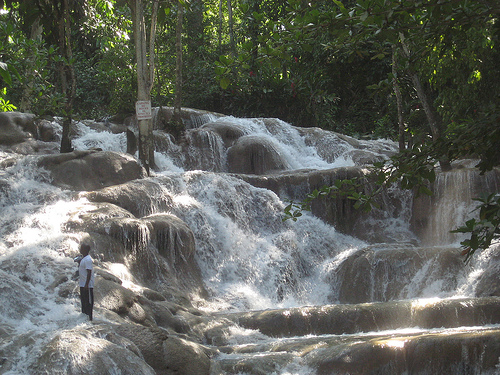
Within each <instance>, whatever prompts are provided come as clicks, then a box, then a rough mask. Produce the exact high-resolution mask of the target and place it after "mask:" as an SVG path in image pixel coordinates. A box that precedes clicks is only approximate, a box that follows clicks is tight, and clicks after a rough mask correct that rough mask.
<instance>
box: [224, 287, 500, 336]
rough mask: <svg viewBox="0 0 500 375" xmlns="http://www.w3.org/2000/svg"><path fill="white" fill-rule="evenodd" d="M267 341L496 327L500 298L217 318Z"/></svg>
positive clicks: (305, 309) (315, 308)
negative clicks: (258, 333) (257, 334)
mask: <svg viewBox="0 0 500 375" xmlns="http://www.w3.org/2000/svg"><path fill="white" fill-rule="evenodd" d="M221 316H222V317H224V318H227V319H229V320H231V321H233V322H235V323H236V324H238V325H239V326H241V327H244V328H247V329H255V330H259V331H260V332H261V333H263V334H265V335H267V336H271V337H293V336H304V335H323V334H338V335H340V334H352V333H357V332H373V331H386V330H395V329H402V328H407V327H420V328H427V329H430V328H441V327H445V328H453V327H461V326H483V325H490V324H500V298H499V297H483V298H464V299H446V300H437V299H430V300H408V301H393V302H376V303H364V304H356V305H328V306H312V307H298V308H290V309H273V310H263V311H250V312H243V313H231V314H223V315H221Z"/></svg>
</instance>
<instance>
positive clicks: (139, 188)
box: [81, 177, 172, 217]
mask: <svg viewBox="0 0 500 375" xmlns="http://www.w3.org/2000/svg"><path fill="white" fill-rule="evenodd" d="M137 178H139V177H137ZM130 180H132V178H130ZM81 196H83V197H86V198H87V199H89V200H90V201H93V202H108V203H113V204H115V205H117V206H119V207H122V208H123V209H125V210H127V211H128V212H130V213H132V214H133V215H134V216H135V217H143V216H145V215H149V214H152V213H155V212H158V211H167V210H168V209H169V207H170V206H171V205H172V200H171V198H170V197H169V195H167V194H165V190H164V189H163V188H162V186H161V184H159V183H158V182H156V181H154V180H141V181H130V182H128V183H123V184H121V185H118V186H110V187H106V188H104V189H100V190H97V191H91V192H87V193H81Z"/></svg>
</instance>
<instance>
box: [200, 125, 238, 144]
mask: <svg viewBox="0 0 500 375" xmlns="http://www.w3.org/2000/svg"><path fill="white" fill-rule="evenodd" d="M200 129H203V130H209V131H212V132H214V133H217V134H218V135H219V136H220V137H221V138H222V141H223V142H224V145H225V146H226V147H227V148H229V147H231V146H232V145H233V144H234V143H235V142H236V141H237V140H238V138H240V137H242V136H244V135H245V134H246V132H245V129H244V127H243V126H241V125H238V124H234V123H232V122H229V121H217V122H209V123H207V124H205V125H203V126H202V127H201V128H200Z"/></svg>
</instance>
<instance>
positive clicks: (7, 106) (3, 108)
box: [0, 87, 17, 112]
mask: <svg viewBox="0 0 500 375" xmlns="http://www.w3.org/2000/svg"><path fill="white" fill-rule="evenodd" d="M6 95H7V88H6V87H4V88H3V89H2V90H0V112H10V111H15V110H16V109H17V107H16V106H15V105H14V104H12V103H10V102H9V101H8V100H6V99H5V97H6Z"/></svg>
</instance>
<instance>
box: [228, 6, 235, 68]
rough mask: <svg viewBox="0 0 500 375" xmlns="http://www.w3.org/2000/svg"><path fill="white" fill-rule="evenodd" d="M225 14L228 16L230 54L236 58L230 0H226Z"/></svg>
mask: <svg viewBox="0 0 500 375" xmlns="http://www.w3.org/2000/svg"><path fill="white" fill-rule="evenodd" d="M227 14H228V17H229V46H230V48H231V55H232V57H233V59H236V44H235V42H234V27H233V6H232V4H231V0H227Z"/></svg>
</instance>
